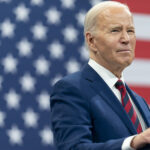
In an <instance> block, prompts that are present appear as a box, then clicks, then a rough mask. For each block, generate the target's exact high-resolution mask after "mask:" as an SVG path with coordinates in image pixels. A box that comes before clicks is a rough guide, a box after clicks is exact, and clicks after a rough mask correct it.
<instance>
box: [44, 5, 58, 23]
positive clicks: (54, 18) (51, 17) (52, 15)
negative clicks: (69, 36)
mask: <svg viewBox="0 0 150 150" xmlns="http://www.w3.org/2000/svg"><path fill="white" fill-rule="evenodd" d="M45 16H46V17H47V21H48V22H49V23H50V24H59V23H60V21H61V19H60V17H61V12H59V11H58V10H57V9H56V8H55V7H52V8H49V10H48V11H47V12H46V13H45Z"/></svg>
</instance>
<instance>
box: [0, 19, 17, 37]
mask: <svg viewBox="0 0 150 150" xmlns="http://www.w3.org/2000/svg"><path fill="white" fill-rule="evenodd" d="M0 29H1V34H2V37H8V38H11V37H13V36H14V30H15V25H14V24H13V23H11V22H10V20H9V19H6V20H5V21H3V23H2V24H1V25H0Z"/></svg>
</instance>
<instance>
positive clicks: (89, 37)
mask: <svg viewBox="0 0 150 150" xmlns="http://www.w3.org/2000/svg"><path fill="white" fill-rule="evenodd" d="M85 37H86V42H87V44H88V47H89V48H90V50H92V51H94V52H96V51H97V48H96V46H95V37H94V36H93V35H92V34H91V33H90V32H87V33H86V35H85Z"/></svg>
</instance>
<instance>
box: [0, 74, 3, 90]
mask: <svg viewBox="0 0 150 150" xmlns="http://www.w3.org/2000/svg"><path fill="white" fill-rule="evenodd" d="M2 82H3V78H2V76H0V89H1V88H2Z"/></svg>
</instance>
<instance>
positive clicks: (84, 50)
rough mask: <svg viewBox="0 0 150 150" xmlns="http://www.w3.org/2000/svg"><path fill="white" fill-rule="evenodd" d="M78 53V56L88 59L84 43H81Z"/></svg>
mask: <svg viewBox="0 0 150 150" xmlns="http://www.w3.org/2000/svg"><path fill="white" fill-rule="evenodd" d="M79 53H80V56H81V58H82V59H83V60H88V59H89V51H88V49H87V48H86V46H85V45H83V46H82V47H80V48H79Z"/></svg>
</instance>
